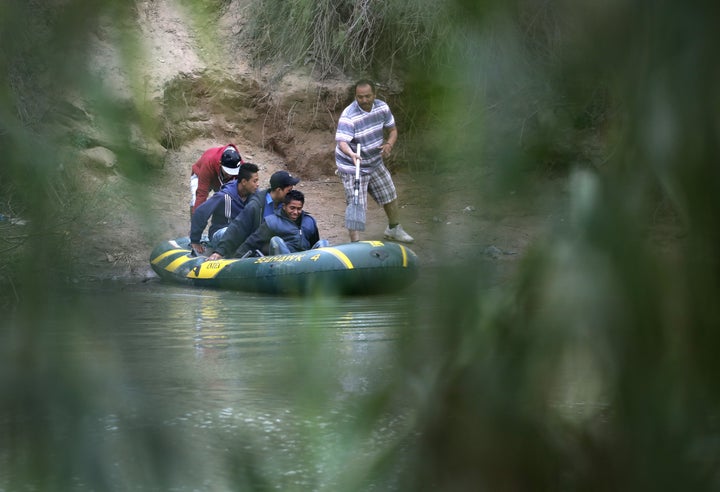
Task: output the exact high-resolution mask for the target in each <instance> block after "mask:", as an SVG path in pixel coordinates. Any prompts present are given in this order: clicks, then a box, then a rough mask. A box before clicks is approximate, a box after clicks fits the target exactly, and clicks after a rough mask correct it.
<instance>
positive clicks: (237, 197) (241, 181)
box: [190, 162, 259, 254]
mask: <svg viewBox="0 0 720 492" xmlns="http://www.w3.org/2000/svg"><path fill="white" fill-rule="evenodd" d="M258 183H259V179H258V167H257V166H256V165H255V164H252V163H250V162H244V163H243V164H242V165H241V166H240V170H239V172H238V175H237V179H234V180H232V181H230V182H229V183H225V184H224V185H223V187H222V188H220V190H219V191H218V192H217V193H215V194H213V196H211V197H210V198H208V199H207V200H206V201H205V202H204V203H203V204H201V205H200V206H198V207H197V208H196V209H195V213H194V214H193V215H192V218H191V219H190V246H191V247H192V249H193V250H195V253H197V254H203V253H205V246H204V245H203V244H202V243H201V242H200V241H201V237H202V233H203V231H204V230H205V227H206V226H207V223H208V219H210V220H211V221H210V229H209V230H208V238H209V245H210V247H211V248H212V247H213V246H214V245H216V244H217V243H218V241H220V239H221V238H222V236H223V234H225V231H226V230H227V227H228V224H229V223H230V221H231V220H232V219H234V218H235V217H237V216H238V215H239V214H240V212H242V211H243V210H244V209H245V205H247V203H248V202H249V201H250V197H251V196H252V195H253V194H254V193H255V192H256V191H257V189H258Z"/></svg>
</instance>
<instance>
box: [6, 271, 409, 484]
mask: <svg viewBox="0 0 720 492" xmlns="http://www.w3.org/2000/svg"><path fill="white" fill-rule="evenodd" d="M87 295H88V296H89V297H90V300H89V302H88V305H87V306H86V307H85V308H86V309H87V308H89V306H93V309H97V310H99V311H102V312H103V313H104V314H105V315H107V316H108V318H110V319H114V321H113V322H112V323H110V324H109V325H108V326H107V327H106V328H105V329H102V328H101V327H99V326H95V327H94V329H93V330H85V331H82V330H81V331H78V333H76V334H75V336H73V337H69V336H68V337H66V338H64V347H63V350H67V351H68V352H70V353H72V354H74V358H75V359H77V360H86V361H89V360H94V357H96V356H97V355H92V354H98V351H100V352H101V353H102V354H103V355H102V357H99V358H98V360H95V362H92V364H95V363H97V362H98V361H99V360H100V359H101V360H102V364H103V365H104V366H105V371H107V372H108V373H109V372H110V369H109V368H112V371H113V372H114V375H113V377H112V379H110V380H109V381H110V382H111V385H109V386H108V389H107V393H106V394H103V395H93V398H101V399H103V398H104V399H106V401H108V402H110V403H109V404H108V405H107V406H105V405H103V406H100V407H99V408H95V409H94V412H98V413H97V415H96V417H95V418H94V420H93V423H92V424H88V427H87V428H86V429H85V431H86V432H87V433H88V435H90V436H92V437H91V438H90V439H91V442H93V443H94V448H95V449H97V450H99V451H98V452H100V453H101V454H102V453H105V456H104V457H103V459H108V460H111V462H112V465H111V466H110V467H109V468H108V470H110V474H111V475H112V477H114V479H115V480H117V481H118V482H117V483H126V481H127V480H128V478H127V477H130V476H135V475H137V474H140V475H141V476H142V475H143V473H145V472H143V471H142V469H141V468H142V467H141V466H140V464H139V463H138V460H139V459H140V458H139V457H138V456H136V455H135V453H136V452H137V451H136V450H137V449H139V448H141V447H142V446H139V443H142V442H145V441H146V440H147V439H148V437H147V436H156V437H158V438H159V439H161V441H163V442H165V445H167V441H170V442H172V443H175V446H173V447H172V448H171V449H169V450H168V453H169V454H167V455H166V456H167V459H168V460H170V461H172V462H173V463H174V468H173V470H171V471H169V472H167V474H165V475H164V478H162V480H169V481H170V482H171V488H172V490H195V489H198V490H231V489H232V490H237V489H238V481H242V480H247V474H246V473H245V472H247V469H248V467H250V468H251V469H253V470H254V471H253V472H252V473H250V475H251V476H255V475H257V477H256V478H257V479H258V480H261V478H262V480H264V481H267V483H266V484H265V485H266V486H267V488H273V489H278V490H289V489H295V490H313V489H328V490H332V489H335V486H336V485H337V483H339V482H338V481H342V480H341V477H342V474H343V470H345V469H346V468H347V466H346V464H347V460H352V461H353V462H354V463H358V462H362V461H363V460H367V461H368V462H372V461H373V460H374V459H376V457H377V456H378V455H379V453H381V450H382V448H383V446H384V445H385V444H387V443H389V442H390V441H391V440H392V439H394V438H395V435H394V432H395V429H396V427H398V426H400V425H401V422H402V421H403V420H404V419H405V418H406V417H405V416H404V415H402V414H398V415H392V416H387V418H386V419H385V420H384V421H383V422H378V423H377V429H376V430H375V431H372V432H369V433H365V432H361V431H360V428H361V427H362V426H363V425H365V424H366V423H365V422H363V423H362V425H361V423H360V422H359V419H361V416H360V415H358V413H357V412H356V408H357V407H358V406H359V399H361V398H365V397H367V396H369V395H370V394H371V393H372V392H373V390H374V389H377V388H379V387H382V386H383V385H386V384H388V383H389V381H391V380H392V378H393V376H392V375H391V373H392V371H393V358H392V357H391V354H392V352H393V349H394V344H395V343H396V341H397V339H398V337H399V334H400V331H401V330H402V329H403V328H404V327H405V326H406V325H407V324H408V316H407V312H406V307H405V306H406V305H407V303H406V301H405V299H404V298H403V297H402V296H393V297H381V298H377V297H373V298H319V299H305V298H303V299H298V298H287V297H269V296H262V295H247V294H240V293H236V292H228V291H216V290H203V289H189V288H182V287H176V286H169V285H166V284H162V283H159V282H158V283H152V282H151V283H149V284H148V285H142V286H132V287H131V288H125V289H122V290H121V291H118V289H111V290H107V291H103V290H95V291H93V292H89V293H87ZM119 307H121V308H122V309H119ZM110 313H112V315H110ZM104 408H107V410H106V411H104V412H103V409H104ZM91 410H92V409H91ZM348 440H351V441H352V442H354V445H351V446H348V442H347V441H348ZM348 449H353V455H352V456H347V455H345V453H347V450H348ZM238 467H239V468H238ZM238 470H245V472H242V473H241V472H240V471H238ZM248 473H249V472H248ZM258 477H261V478H258ZM146 478H147V477H146ZM262 480H261V481H262ZM334 484H335V485H334ZM253 487H255V486H253ZM260 488H263V487H260ZM0 489H2V482H0ZM240 489H242V487H240Z"/></svg>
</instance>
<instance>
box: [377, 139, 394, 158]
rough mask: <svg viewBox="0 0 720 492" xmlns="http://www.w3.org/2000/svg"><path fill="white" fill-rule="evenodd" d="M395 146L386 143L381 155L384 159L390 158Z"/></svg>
mask: <svg viewBox="0 0 720 492" xmlns="http://www.w3.org/2000/svg"><path fill="white" fill-rule="evenodd" d="M392 148H393V145H392V144H391V143H390V142H385V143H384V144H382V145H381V146H380V155H382V156H383V157H388V156H389V155H390V152H392Z"/></svg>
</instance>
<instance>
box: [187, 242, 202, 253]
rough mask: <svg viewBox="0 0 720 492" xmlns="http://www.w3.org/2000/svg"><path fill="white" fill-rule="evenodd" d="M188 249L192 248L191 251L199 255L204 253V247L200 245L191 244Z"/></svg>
mask: <svg viewBox="0 0 720 492" xmlns="http://www.w3.org/2000/svg"><path fill="white" fill-rule="evenodd" d="M190 247H192V249H193V250H194V251H195V252H196V253H197V254H199V255H201V254H203V253H204V252H205V246H203V245H202V244H200V243H191V244H190Z"/></svg>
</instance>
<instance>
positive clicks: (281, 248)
mask: <svg viewBox="0 0 720 492" xmlns="http://www.w3.org/2000/svg"><path fill="white" fill-rule="evenodd" d="M270 254H271V255H287V254H290V248H288V247H287V244H285V241H283V239H282V238H281V237H279V236H273V237H271V238H270Z"/></svg>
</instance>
